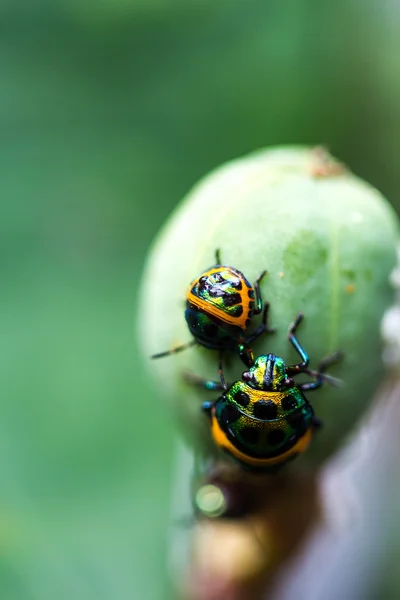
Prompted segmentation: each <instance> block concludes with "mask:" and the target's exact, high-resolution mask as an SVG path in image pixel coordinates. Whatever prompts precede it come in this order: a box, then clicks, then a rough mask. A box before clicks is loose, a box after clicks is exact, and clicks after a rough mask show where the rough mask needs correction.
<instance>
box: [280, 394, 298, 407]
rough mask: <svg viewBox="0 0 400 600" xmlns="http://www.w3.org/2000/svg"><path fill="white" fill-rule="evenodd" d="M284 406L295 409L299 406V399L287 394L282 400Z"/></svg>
mask: <svg viewBox="0 0 400 600" xmlns="http://www.w3.org/2000/svg"><path fill="white" fill-rule="evenodd" d="M282 408H283V410H287V411H289V410H294V409H295V408H297V399H296V398H295V397H294V396H291V395H289V396H286V397H285V398H284V399H283V400H282Z"/></svg>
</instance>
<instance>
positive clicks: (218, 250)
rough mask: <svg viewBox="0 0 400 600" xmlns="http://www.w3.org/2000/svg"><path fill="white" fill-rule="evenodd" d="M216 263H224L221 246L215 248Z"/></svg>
mask: <svg viewBox="0 0 400 600" xmlns="http://www.w3.org/2000/svg"><path fill="white" fill-rule="evenodd" d="M215 264H216V265H222V262H221V248H217V249H216V250H215Z"/></svg>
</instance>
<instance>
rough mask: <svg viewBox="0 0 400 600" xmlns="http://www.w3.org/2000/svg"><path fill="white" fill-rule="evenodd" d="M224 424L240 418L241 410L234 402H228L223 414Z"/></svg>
mask: <svg viewBox="0 0 400 600" xmlns="http://www.w3.org/2000/svg"><path fill="white" fill-rule="evenodd" d="M221 418H222V421H223V423H224V425H229V424H230V423H234V422H235V421H237V420H238V419H239V418H240V410H239V409H238V408H237V407H236V406H234V405H233V404H227V405H226V406H225V408H224V409H223V411H222V415H221Z"/></svg>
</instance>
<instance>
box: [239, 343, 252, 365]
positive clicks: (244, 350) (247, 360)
mask: <svg viewBox="0 0 400 600" xmlns="http://www.w3.org/2000/svg"><path fill="white" fill-rule="evenodd" d="M238 349H239V357H240V359H241V360H242V361H243V362H244V364H245V365H246V367H247V368H248V369H250V368H251V367H252V366H253V365H254V353H253V350H252V349H251V348H250V346H249V345H248V343H247V341H246V342H242V343H241V344H239V346H238Z"/></svg>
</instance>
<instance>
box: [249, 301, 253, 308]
mask: <svg viewBox="0 0 400 600" xmlns="http://www.w3.org/2000/svg"><path fill="white" fill-rule="evenodd" d="M249 309H250V310H253V309H254V302H249Z"/></svg>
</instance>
